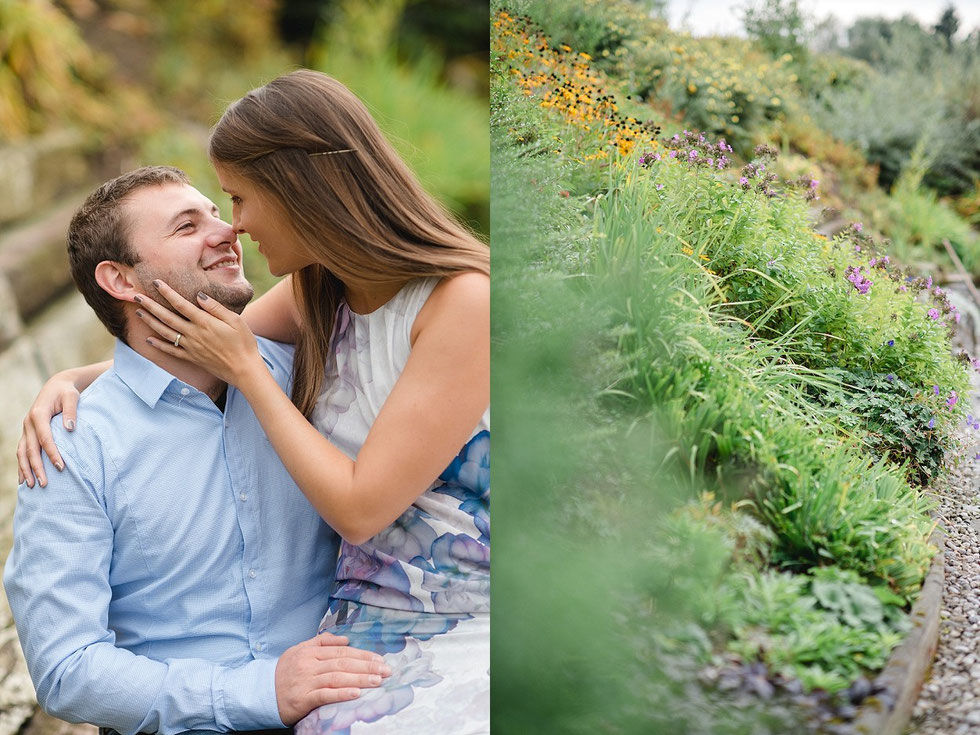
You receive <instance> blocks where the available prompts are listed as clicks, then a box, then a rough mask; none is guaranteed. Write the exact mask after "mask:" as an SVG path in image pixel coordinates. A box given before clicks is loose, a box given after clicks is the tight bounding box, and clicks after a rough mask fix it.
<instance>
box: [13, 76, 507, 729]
mask: <svg viewBox="0 0 980 735" xmlns="http://www.w3.org/2000/svg"><path fill="white" fill-rule="evenodd" d="M209 153H210V157H211V161H212V163H213V164H214V166H215V169H216V171H217V173H218V178H219V180H220V181H221V185H222V188H223V189H224V190H225V191H226V192H228V193H229V194H230V195H231V198H232V203H233V225H234V227H235V228H236V230H237V231H238V232H240V233H243V232H247V233H249V235H250V236H251V237H252V239H253V240H255V241H256V242H257V243H259V250H260V252H262V253H263V255H264V256H265V257H266V259H267V260H268V263H269V269H270V271H271V272H272V273H273V274H275V275H289V277H288V278H286V279H284V280H283V281H282V282H280V283H279V284H278V285H277V286H275V287H274V288H273V289H271V290H270V291H269V292H268V293H267V294H266V295H265V296H263V297H262V298H261V299H259V300H258V301H257V302H256V303H255V304H253V305H251V306H249V308H248V309H247V310H246V312H245V314H244V315H243V317H238V316H237V315H235V314H233V313H232V312H229V311H227V310H226V309H224V308H223V307H221V306H220V305H218V304H216V303H215V301H214V300H213V299H208V298H207V297H206V296H204V295H203V294H201V295H199V299H198V300H199V303H198V304H191V303H189V302H187V301H185V300H184V299H182V298H181V297H180V296H178V295H177V294H176V293H175V292H174V291H172V290H171V289H170V288H169V287H168V286H167V285H166V284H163V283H162V282H161V283H159V285H158V289H159V291H160V294H161V295H162V296H163V297H164V298H166V299H167V300H168V301H169V302H170V303H171V304H172V305H173V307H174V309H175V310H176V313H174V312H171V311H168V310H166V309H164V308H163V307H162V306H160V305H159V304H156V303H154V302H152V301H151V300H148V299H144V300H143V303H144V304H145V307H146V308H145V311H144V313H143V318H144V319H145V320H146V321H147V322H148V323H149V324H150V325H151V326H152V327H153V328H154V330H155V331H156V332H157V333H158V334H159V335H160V338H159V339H151V340H150V342H151V344H153V345H154V346H155V347H157V348H158V349H160V350H162V351H164V352H167V353H168V354H171V355H174V356H177V357H180V358H183V359H187V360H190V361H193V362H195V363H198V364H200V365H202V366H204V367H206V368H207V369H208V370H209V371H210V372H211V373H213V374H214V375H216V376H217V377H220V378H222V379H224V380H226V381H227V382H229V383H231V384H233V385H235V386H236V387H237V388H238V389H239V390H240V391H241V392H242V393H244V394H245V396H246V398H247V399H248V401H249V403H250V404H251V405H252V407H253V409H254V410H255V413H256V415H257V416H258V417H259V420H260V421H261V422H262V425H263V428H264V429H265V431H266V433H267V435H268V437H269V440H270V441H271V442H272V444H273V446H274V447H275V449H276V451H277V453H278V454H279V456H280V458H281V459H282V461H283V463H284V464H285V465H286V467H287V469H288V470H289V471H290V474H291V475H292V476H293V479H294V480H295V481H296V483H297V485H299V487H300V488H301V489H302V491H303V492H304V494H305V495H306V496H307V498H308V499H309V500H310V502H311V504H312V505H313V506H314V507H315V508H316V509H317V510H318V511H319V512H320V514H321V515H322V516H323V518H324V519H325V520H326V521H327V522H328V523H330V524H331V525H332V526H333V527H334V528H335V529H336V530H337V531H338V533H340V535H341V536H342V537H343V539H344V542H343V544H342V548H341V553H340V558H339V560H338V566H337V584H336V588H335V590H334V592H333V594H332V595H331V598H330V599H329V600H328V601H325V603H326V607H327V612H326V615H325V616H324V618H323V620H322V621H321V624H320V630H321V631H323V630H326V631H330V632H333V633H338V634H343V635H347V636H349V637H350V641H351V645H354V646H358V647H362V648H368V649H371V650H375V651H378V652H380V653H384V654H386V658H387V659H388V662H389V664H390V665H391V667H392V669H393V674H392V676H391V677H389V679H388V680H387V683H386V685H385V686H384V687H382V688H380V689H378V690H374V691H372V692H365V693H364V694H363V695H362V697H361V698H359V699H356V700H352V701H349V702H344V703H340V704H336V705H329V706H326V707H321V708H320V709H319V710H317V711H315V712H313V713H311V714H310V715H309V716H308V717H307V718H306V719H305V720H303V721H302V722H301V723H300V724H299V725H297V729H298V730H299V731H300V732H302V733H306V732H338V731H343V732H353V733H362V732H363V733H369V732H385V733H395V732H406V733H408V732H411V733H418V732H453V733H468V732H474V733H475V732H488V731H489V670H488V668H489V535H490V530H489V514H488V502H489V408H488V406H489V252H488V250H487V248H486V246H485V245H484V244H482V243H480V242H479V241H478V240H476V239H475V238H474V237H473V236H472V235H470V234H469V233H468V232H467V231H466V230H465V229H464V228H462V227H461V226H459V225H458V224H457V223H455V222H454V221H453V220H452V218H451V217H449V216H448V215H447V214H446V213H445V212H444V210H443V209H442V208H441V207H439V206H438V205H437V204H436V203H435V202H434V201H433V200H432V199H431V198H430V197H428V195H426V194H425V192H424V191H423V190H422V189H421V187H420V186H419V184H418V183H417V181H416V180H415V178H414V177H413V175H412V174H411V172H410V171H409V170H408V168H407V167H406V165H405V164H404V163H403V162H402V161H401V159H400V158H399V157H398V155H397V154H396V153H395V151H394V150H393V148H392V147H391V146H390V144H388V142H387V141H386V140H385V139H384V137H383V135H382V134H381V132H380V130H379V129H378V127H377V125H376V124H375V123H374V121H373V120H372V119H371V117H370V115H369V114H368V112H367V111H366V109H365V108H364V106H363V104H361V102H360V101H359V100H357V98H356V97H355V96H354V95H353V94H352V93H351V92H350V91H349V90H347V89H346V88H345V87H344V86H343V85H341V84H340V83H339V82H337V81H335V80H333V79H331V78H329V77H327V76H325V75H323V74H319V73H317V72H312V71H306V70H304V71H297V72H293V73H291V74H288V75H286V76H283V77H280V78H279V79H276V80H274V81H272V82H270V83H269V84H267V85H265V86H264V87H261V88H259V89H256V90H254V91H252V92H250V93H249V94H248V95H246V96H245V97H244V98H242V99H240V100H238V101H237V102H235V103H234V104H233V105H232V106H231V107H230V108H229V109H228V110H227V111H226V112H225V114H224V115H223V116H222V118H221V120H220V121H219V122H218V124H217V126H216V127H215V129H214V132H213V133H212V137H211V142H210V150H209ZM246 324H247V325H248V326H246ZM249 326H251V328H252V329H254V330H255V332H256V333H258V334H261V335H263V336H266V337H270V338H272V339H278V340H280V341H288V342H295V344H296V354H295V363H294V371H293V377H294V382H293V389H292V401H290V398H289V397H287V396H286V395H284V394H283V393H282V392H281V391H280V390H279V389H278V387H277V386H276V384H275V382H274V381H271V380H270V375H269V373H268V370H267V369H266V367H265V365H264V363H263V361H262V359H261V357H260V356H259V354H258V351H257V348H256V345H255V340H254V337H253V336H252V332H251V331H250V330H249ZM92 372H93V371H92V370H89V371H88V372H87V376H88V377H86V379H89V378H90V376H91V374H92ZM46 390H47V389H46ZM49 394H50V393H49ZM67 395H68V396H71V391H69V393H68V394H67ZM41 400H42V399H39V401H41ZM66 400H71V398H67V399H66V398H63V397H59V399H56V400H54V401H51V402H50V403H49V406H52V407H53V406H54V404H62V403H64V402H65V401H66ZM311 424H312V425H311ZM27 433H28V434H30V433H31V432H30V431H29V432H27ZM27 441H28V442H30V441H32V439H31V437H30V436H28V437H27ZM26 454H27V452H26V451H20V450H19V451H18V455H19V459H20V467H21V473H22V474H23V475H25V476H26V475H28V474H29V472H30V470H31V467H30V465H29V464H27V463H26V462H25V456H26ZM55 461H56V462H57V460H55ZM369 723H376V724H373V725H372V724H369Z"/></svg>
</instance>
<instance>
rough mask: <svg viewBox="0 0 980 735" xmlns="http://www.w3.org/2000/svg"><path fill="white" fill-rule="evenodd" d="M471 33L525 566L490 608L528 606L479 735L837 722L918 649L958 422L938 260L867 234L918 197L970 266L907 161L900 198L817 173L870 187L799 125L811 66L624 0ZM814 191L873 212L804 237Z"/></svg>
mask: <svg viewBox="0 0 980 735" xmlns="http://www.w3.org/2000/svg"><path fill="white" fill-rule="evenodd" d="M491 10H492V16H491V25H492V30H491V141H492V171H493V181H492V186H493V204H492V211H491V221H492V228H493V233H494V258H495V261H494V269H495V270H494V274H495V275H494V303H495V307H494V308H495V311H494V324H493V329H494V334H495V346H496V347H495V349H496V352H495V355H494V366H495V373H494V395H495V399H494V400H495V403H496V405H497V412H498V415H500V416H501V420H502V421H503V422H504V423H505V424H506V427H507V430H506V431H501V433H500V436H501V437H503V439H502V440H501V441H500V442H499V444H498V446H496V447H495V453H496V454H497V464H496V466H497V467H498V468H501V467H502V468H503V469H502V470H499V469H498V472H499V474H498V475H497V479H496V482H497V486H498V502H499V503H500V504H501V506H503V507H504V511H505V514H506V516H507V518H508V521H510V519H512V518H515V519H516V522H513V523H511V522H508V523H507V524H502V526H501V527H500V529H501V532H502V533H504V534H505V536H506V539H507V540H506V541H505V542H504V547H505V548H508V549H510V552H509V554H512V555H513V556H512V557H509V558H513V559H514V560H520V564H519V565H517V566H516V567H515V566H511V565H504V566H503V569H502V570H501V568H499V567H498V572H497V574H496V575H495V599H514V600H519V601H520V607H521V615H520V618H521V625H518V624H517V623H515V624H510V623H509V622H508V621H509V620H510V618H511V615H509V614H507V615H503V616H502V617H503V619H504V621H505V622H504V623H501V624H500V627H499V628H498V630H497V631H495V636H496V638H495V677H494V682H495V683H494V686H495V688H496V689H497V690H498V691H499V693H500V695H502V699H503V700H504V701H506V702H507V703H508V706H507V707H506V708H504V707H501V708H500V711H499V719H498V720H497V723H498V724H499V725H505V724H507V723H512V724H514V726H517V725H518V724H521V725H523V726H525V727H526V726H527V724H528V723H537V724H538V725H539V726H540V727H542V728H546V727H547V726H548V724H549V723H550V724H551V725H552V726H554V725H560V726H561V727H562V728H565V730H567V731H569V732H578V731H582V732H593V731H595V730H596V729H597V728H598V729H603V728H605V729H608V730H609V731H618V732H632V731H648V732H649V731H652V732H660V731H663V732H718V733H721V732H749V731H751V732H760V731H763V732H764V731H766V729H765V728H769V730H768V731H771V732H784V731H786V727H788V726H789V725H788V723H800V722H805V723H808V724H809V725H811V726H812V727H813V728H814V729H815V730H818V729H819V728H821V727H824V726H828V723H832V722H840V721H846V720H847V719H848V718H851V717H853V716H854V714H855V712H856V709H855V707H856V705H858V704H860V703H861V701H862V700H863V699H864V698H866V697H867V696H868V695H869V694H872V693H874V692H875V691H876V690H875V687H874V684H873V683H872V680H873V678H874V676H875V674H876V673H877V672H878V671H879V670H880V669H881V668H882V667H883V666H884V664H885V662H886V661H887V659H888V656H889V655H890V653H891V652H892V650H893V649H894V648H895V646H896V645H898V643H900V642H901V640H902V639H903V637H904V635H905V633H906V632H907V630H908V628H909V618H908V611H909V609H910V607H911V604H912V603H913V602H914V600H915V599H916V597H917V595H918V592H919V589H920V587H921V584H922V580H923V578H924V576H925V573H926V571H927V569H928V568H929V564H930V561H931V559H932V556H933V554H934V552H935V547H934V546H933V545H932V544H931V543H930V536H931V534H932V532H933V530H934V528H935V525H936V521H935V520H934V518H933V517H932V515H931V513H930V512H931V510H932V509H933V508H934V505H935V501H934V495H933V493H934V492H935V491H934V489H933V488H934V487H935V486H937V483H940V482H941V478H942V476H943V475H944V473H945V472H946V471H948V468H949V466H950V464H951V463H953V462H956V461H970V460H972V458H963V457H961V456H960V453H959V446H958V442H957V439H956V437H957V436H958V435H959V433H960V432H961V430H962V429H963V427H964V426H967V425H969V426H971V427H975V426H976V424H977V423H978V422H977V420H976V419H975V418H974V417H973V416H972V415H969V410H968V406H967V401H966V399H965V397H966V395H967V392H968V390H969V384H970V375H969V371H971V370H975V369H977V367H978V363H977V362H976V361H975V360H974V359H973V358H972V357H971V356H970V355H967V354H966V353H960V354H955V351H954V350H953V349H952V347H951V337H952V334H953V330H954V329H955V327H956V325H957V324H958V323H959V321H960V319H961V315H960V314H959V312H958V311H957V309H956V308H955V307H954V305H953V304H952V303H951V302H950V300H949V298H948V294H947V292H946V290H945V289H944V287H943V285H942V284H940V283H939V281H938V280H934V275H933V271H934V270H935V273H936V275H935V278H936V279H938V277H939V276H938V274H939V270H938V269H936V268H930V267H929V264H928V263H926V266H927V267H926V268H925V269H923V268H922V267H921V266H922V265H923V262H922V258H923V257H930V256H931V257H934V258H938V251H936V250H935V249H934V248H933V245H934V243H932V242H927V241H924V240H921V239H920V240H919V242H918V243H914V244H913V243H912V242H911V237H910V238H908V239H906V240H903V241H902V242H903V243H906V244H907V247H900V246H897V244H896V242H892V241H889V240H887V239H886V238H884V237H883V236H882V234H881V233H882V232H883V231H888V230H891V231H894V232H897V231H898V230H899V229H900V228H901V227H903V226H904V227H908V225H907V223H906V224H903V222H902V219H901V218H900V217H898V216H892V217H887V215H886V214H883V213H882V212H886V213H887V212H889V211H893V210H897V209H900V208H901V207H902V206H903V205H902V203H903V202H907V201H910V198H914V197H918V198H919V200H921V201H922V202H923V204H922V207H923V210H928V214H924V215H922V217H919V218H918V219H917V220H916V221H917V222H921V221H922V219H923V218H929V217H932V218H935V217H938V216H940V215H937V214H936V213H937V212H941V213H942V214H941V216H942V217H945V218H946V224H945V225H943V226H941V227H938V228H937V230H936V231H935V232H934V233H933V234H932V237H937V236H940V235H942V236H946V237H948V235H946V234H945V233H946V232H947V231H948V229H949V228H959V229H958V230H957V232H959V234H960V237H959V238H958V242H957V249H960V250H961V251H963V252H964V253H965V254H966V255H967V257H966V258H965V260H966V261H967V262H968V263H974V262H975V261H971V260H970V259H969V253H970V250H969V248H971V247H973V245H974V244H975V235H974V233H973V231H972V229H971V228H970V226H969V224H968V223H966V222H964V221H963V220H962V219H961V218H959V217H958V216H957V215H956V214H955V213H954V212H953V209H952V208H951V207H949V206H948V205H947V204H945V203H943V202H940V201H939V200H938V196H937V195H936V194H935V193H933V190H932V189H927V188H925V186H924V184H923V172H924V171H925V170H927V169H928V166H927V165H926V164H924V163H923V161H924V158H923V156H922V154H921V153H920V155H919V156H918V157H916V156H915V155H912V154H913V153H914V151H910V152H909V156H908V157H907V162H906V163H907V166H906V169H905V171H904V172H903V173H902V175H901V176H900V177H899V179H898V183H897V184H896V185H895V188H894V189H893V190H892V192H891V193H889V192H888V191H883V190H881V189H878V188H877V186H876V185H875V181H873V180H872V179H871V178H869V176H868V175H865V174H863V173H861V172H860V171H859V172H858V174H855V173H854V171H850V172H844V171H842V170H840V169H839V168H838V166H841V165H844V166H846V165H847V163H845V162H855V161H856V162H859V163H860V166H859V167H858V168H862V169H866V170H867V171H871V172H872V173H873V171H874V167H871V166H868V164H867V159H866V158H865V157H864V156H865V154H864V153H862V151H861V150H860V149H858V148H856V147H853V146H850V145H849V144H848V142H847V141H841V140H838V139H835V138H833V136H832V135H831V134H830V133H829V132H827V131H823V130H820V129H819V127H817V126H816V124H815V123H814V122H813V120H814V118H813V117H811V113H810V112H809V111H808V108H807V104H809V102H808V100H809V99H811V98H812V96H813V90H814V87H815V86H816V87H819V85H818V84H817V82H816V81H815V79H816V75H817V72H816V71H814V70H815V69H824V71H826V68H825V67H827V65H832V63H833V62H832V61H828V60H827V59H825V58H823V57H819V56H818V55H816V54H814V55H812V56H808V57H807V59H806V63H807V69H808V72H809V73H808V74H803V73H801V72H802V69H801V68H800V63H801V62H800V61H799V60H797V59H793V58H789V59H787V58H784V56H785V55H786V53H788V52H785V51H783V50H781V49H780V50H778V51H779V52H780V53H781V54H782V55H780V56H778V57H775V58H774V57H773V56H772V53H773V50H772V49H767V48H766V47H765V46H764V45H762V44H755V43H753V42H751V41H735V40H718V39H708V40H703V41H702V40H699V39H691V38H690V37H689V36H686V35H684V34H676V33H674V32H672V31H670V29H669V28H668V27H667V25H666V24H665V23H663V22H662V21H658V20H656V19H651V18H650V17H649V16H648V14H647V13H646V12H641V9H640V8H639V7H638V4H636V3H631V2H609V3H593V4H589V3H586V4H585V5H584V6H583V7H582V8H581V9H580V10H578V11H576V13H574V14H572V13H570V12H564V11H561V10H556V7H555V4H553V3H546V2H536V1H535V0H526V1H525V2H515V3H512V4H505V3H503V2H496V0H495V2H494V3H492V6H491ZM585 18H588V22H586V20H585ZM600 31H601V32H600ZM699 46H700V47H701V49H702V50H701V51H696V50H695V48H696V47H699ZM736 48H737V49H738V50H739V51H738V53H737V54H735V53H732V52H733V49H736ZM677 55H680V56H681V57H683V58H684V60H683V62H680V61H672V59H674V58H675V57H676V56H677ZM735 58H737V59H740V60H742V61H741V66H740V64H739V62H734V61H732V59H735ZM753 64H754V65H755V67H754V68H753V67H752V66H751V65H753ZM821 64H823V65H824V66H821ZM852 66H853V64H852V63H851V62H849V61H848V62H845V63H844V64H843V68H844V73H845V75H846V74H848V73H851V71H850V70H851V69H852ZM692 75H700V76H699V77H698V79H694V77H693V76H692ZM685 90H686V91H685ZM705 90H708V91H705ZM701 95H707V96H706V97H703V98H702V99H701V101H697V98H699V97H700V96H701ZM807 95H810V97H808V96H807ZM808 127H809V128H814V127H816V129H817V132H816V133H809V134H807V135H803V133H802V132H801V131H803V130H805V129H806V128H808ZM794 131H796V132H794ZM792 135H799V136H800V137H801V138H802V139H803V140H804V141H805V144H804V145H801V146H794V145H793V144H792V143H791V141H790V137H791V136H792ZM814 141H816V142H814ZM807 147H809V148H807ZM808 149H809V150H810V152H811V153H814V155H812V156H807V155H805V154H806V152H807V150H808ZM784 156H785V157H788V158H789V159H790V161H789V163H785V162H784V161H783V160H782V159H783V158H784ZM808 166H812V168H810V170H806V169H807V167H808ZM801 169H802V170H801ZM916 171H918V172H919V173H918V174H917V173H916ZM825 178H829V179H830V180H831V181H833V182H834V183H835V187H834V190H835V191H834V193H833V196H835V197H842V196H849V194H850V193H856V194H855V197H856V200H857V201H858V203H859V204H867V203H869V202H875V203H877V204H880V205H881V210H880V211H879V210H878V209H875V210H874V211H873V212H872V213H873V214H874V215H875V217H876V218H873V219H872V220H871V221H869V222H864V221H862V220H860V219H846V218H844V219H845V221H843V222H841V223H840V224H839V225H838V227H837V228H836V229H835V231H833V232H830V233H828V234H820V233H819V232H817V231H816V229H815V225H816V224H819V223H820V222H821V221H824V220H826V215H825V214H822V213H820V209H819V207H820V205H819V204H818V203H817V202H819V200H820V198H821V197H822V196H824V194H825V187H824V185H822V183H821V182H822V181H823V180H824V179H825ZM902 187H905V188H904V189H903V188H902ZM828 188H829V187H828ZM842 192H843V194H842ZM903 197H904V198H903ZM845 208H846V206H845ZM886 217H887V227H886V226H885V221H886ZM896 239H897V238H896ZM898 245H901V243H898ZM923 245H926V246H927V247H923ZM548 427H550V428H548ZM558 457H560V458H561V459H560V460H559V459H557V458H558ZM517 488H520V491H519V493H518V491H517ZM530 570H533V572H532V571H530ZM514 604H515V608H514V609H516V603H514ZM505 605H507V609H508V610H509V609H511V608H510V606H509V605H508V604H507V603H505ZM528 618H530V619H531V620H532V621H534V622H533V623H532V625H531V626H530V630H529V629H528V626H527V621H528ZM498 620H500V618H498ZM543 620H549V621H553V624H552V625H547V626H546V628H545V630H546V632H544V633H543V632H542V628H541V623H542V621H543ZM522 626H523V627H522ZM556 659H558V661H559V664H558V669H559V673H558V675H557V680H556V677H555V675H554V674H553V673H552V675H551V676H549V675H548V673H547V671H546V669H547V668H548V667H551V668H554V666H555V663H554V662H555V660H556ZM612 662H614V663H612ZM597 680H598V682H599V685H598V686H597V684H596V681H597ZM556 681H557V683H556ZM498 682H500V683H498ZM586 682H588V684H586ZM593 687H595V688H598V689H599V690H600V691H601V696H596V695H593V694H590V692H589V689H590V688H593ZM518 690H523V691H525V695H524V697H523V699H524V700H525V701H526V703H525V704H523V705H522V706H521V707H520V708H515V707H514V706H513V700H512V698H511V697H508V696H507V693H508V692H512V691H518ZM527 692H531V696H528V695H527ZM495 696H497V694H495ZM658 713H659V714H658ZM494 716H495V717H497V716H498V713H497V712H495V715H494ZM658 728H659V729H658ZM759 728H762V729H759Z"/></svg>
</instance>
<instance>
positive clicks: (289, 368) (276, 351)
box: [255, 337, 296, 384]
mask: <svg viewBox="0 0 980 735" xmlns="http://www.w3.org/2000/svg"><path fill="white" fill-rule="evenodd" d="M255 339H256V341H257V342H258V344H259V353H260V354H261V355H262V357H264V358H265V360H266V362H267V363H268V364H269V365H270V366H271V367H272V368H273V372H278V371H282V376H277V380H278V382H279V383H280V384H283V383H284V382H285V381H286V380H288V379H289V376H290V375H292V372H293V354H294V353H295V352H296V347H295V345H291V344H286V343H285V342H274V341H273V340H271V339H266V338H265V337H256V338H255ZM283 376H284V377H283Z"/></svg>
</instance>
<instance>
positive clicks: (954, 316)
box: [953, 312, 960, 324]
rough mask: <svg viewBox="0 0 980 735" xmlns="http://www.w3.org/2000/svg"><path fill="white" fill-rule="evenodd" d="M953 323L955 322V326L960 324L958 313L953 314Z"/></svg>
mask: <svg viewBox="0 0 980 735" xmlns="http://www.w3.org/2000/svg"><path fill="white" fill-rule="evenodd" d="M953 321H954V322H956V323H957V324H959V323H960V313H959V312H956V313H955V314H953Z"/></svg>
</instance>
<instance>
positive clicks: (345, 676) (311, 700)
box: [276, 633, 391, 725]
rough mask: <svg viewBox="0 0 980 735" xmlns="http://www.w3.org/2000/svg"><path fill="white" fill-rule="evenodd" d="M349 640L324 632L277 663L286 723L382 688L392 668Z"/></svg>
mask: <svg viewBox="0 0 980 735" xmlns="http://www.w3.org/2000/svg"><path fill="white" fill-rule="evenodd" d="M348 642H349V641H348V640H347V638H344V637H343V636H337V635H333V634H331V633H321V634H320V635H318V636H316V637H315V638H311V639H310V640H308V641H303V642H302V643H299V644H297V645H295V646H293V647H292V648H288V649H286V651H285V653H283V654H282V656H280V657H279V663H277V664H276V702H277V703H278V705H279V717H281V718H282V721H283V724H285V725H294V724H296V723H297V722H299V721H300V720H301V719H302V718H303V717H305V716H306V715H307V714H309V713H310V712H312V711H313V710H314V709H316V708H317V707H320V706H321V705H324V704H333V703H334V702H344V701H346V700H349V699H357V698H358V697H359V696H361V689H364V688H370V687H376V686H380V685H381V680H382V677H385V676H389V675H390V674H391V669H390V668H389V667H388V666H387V665H386V664H385V662H384V659H383V658H382V657H381V656H379V655H378V654H376V653H372V652H371V651H362V650H360V649H359V648H350V647H349V646H348V645H347V644H348Z"/></svg>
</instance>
